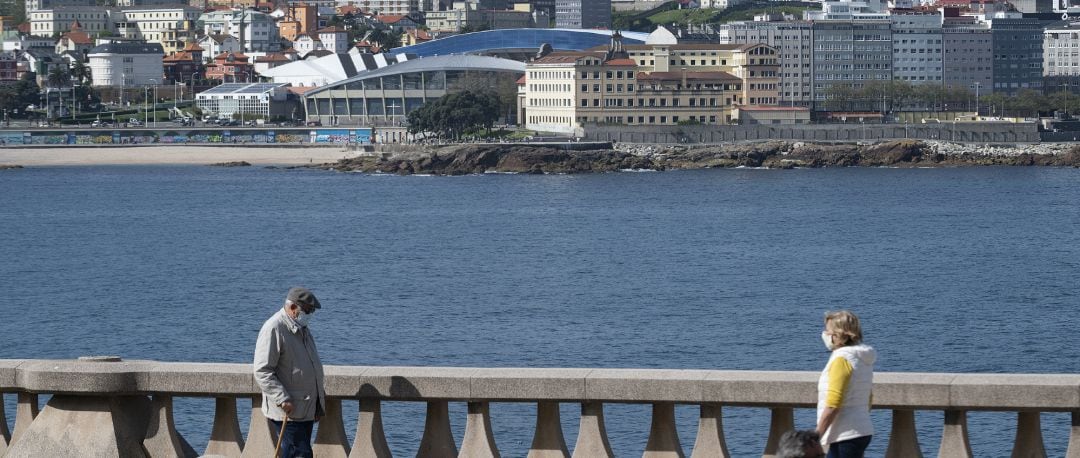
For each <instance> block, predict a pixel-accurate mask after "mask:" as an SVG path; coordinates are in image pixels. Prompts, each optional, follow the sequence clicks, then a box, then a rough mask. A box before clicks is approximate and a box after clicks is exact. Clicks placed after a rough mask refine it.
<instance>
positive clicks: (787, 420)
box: [762, 407, 795, 458]
mask: <svg viewBox="0 0 1080 458" xmlns="http://www.w3.org/2000/svg"><path fill="white" fill-rule="evenodd" d="M793 429H795V411H794V410H793V409H792V408H790V407H773V408H772V418H771V419H770V420H769V438H768V439H767V440H766V441H765V453H764V454H762V458H773V457H775V456H776V449H777V447H778V446H779V445H780V436H782V435H784V433H786V432H788V431H791V430H793Z"/></svg>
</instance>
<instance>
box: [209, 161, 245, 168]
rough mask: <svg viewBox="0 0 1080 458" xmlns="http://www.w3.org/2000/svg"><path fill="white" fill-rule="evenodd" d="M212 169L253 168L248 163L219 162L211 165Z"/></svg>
mask: <svg viewBox="0 0 1080 458" xmlns="http://www.w3.org/2000/svg"><path fill="white" fill-rule="evenodd" d="M210 167H251V163H249V162H247V161H232V162H218V163H216V164H210Z"/></svg>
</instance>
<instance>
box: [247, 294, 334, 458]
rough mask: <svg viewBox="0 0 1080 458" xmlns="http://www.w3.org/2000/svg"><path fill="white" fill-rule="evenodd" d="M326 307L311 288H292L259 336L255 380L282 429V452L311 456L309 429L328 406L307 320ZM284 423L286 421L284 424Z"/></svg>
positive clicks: (286, 457) (266, 408)
mask: <svg viewBox="0 0 1080 458" xmlns="http://www.w3.org/2000/svg"><path fill="white" fill-rule="evenodd" d="M320 308H322V306H321V305H320V304H319V300H318V299H316V298H315V295H314V294H312V293H311V291H308V290H307V288H300V287H296V288H292V289H290V290H289V294H288V295H287V296H286V298H285V306H284V307H282V308H281V310H278V312H277V313H275V314H274V316H271V317H270V319H268V320H266V323H264V324H263V327H262V330H260V331H259V340H258V341H256V342H255V380H256V382H257V383H258V384H259V389H260V390H261V391H262V412H263V415H265V416H266V418H267V420H268V421H269V422H270V423H271V425H272V427H273V429H274V431H275V432H281V437H280V438H279V441H280V443H281V454H280V456H281V457H283V458H294V457H311V456H312V451H311V431H312V429H313V428H314V426H315V422H316V421H319V419H320V418H321V417H322V416H323V413H324V412H325V411H326V390H325V388H324V387H323V367H322V361H320V360H319V352H318V350H316V349H315V339H314V338H312V337H311V331H310V330H309V329H308V323H310V322H311V316H312V314H314V313H315V310H318V309H320ZM282 425H284V426H285V428H284V430H283V429H282Z"/></svg>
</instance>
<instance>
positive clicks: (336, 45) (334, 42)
mask: <svg viewBox="0 0 1080 458" xmlns="http://www.w3.org/2000/svg"><path fill="white" fill-rule="evenodd" d="M315 34H316V35H318V37H319V41H321V42H322V46H323V49H325V50H327V51H330V52H332V53H335V54H345V53H347V52H349V31H348V30H345V29H343V28H341V27H325V28H322V29H319V30H318V31H316V32H315Z"/></svg>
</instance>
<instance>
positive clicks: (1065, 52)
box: [1043, 21, 1080, 77]
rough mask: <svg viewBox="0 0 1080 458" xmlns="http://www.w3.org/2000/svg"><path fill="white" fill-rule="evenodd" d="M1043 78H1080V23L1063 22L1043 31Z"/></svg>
mask: <svg viewBox="0 0 1080 458" xmlns="http://www.w3.org/2000/svg"><path fill="white" fill-rule="evenodd" d="M1043 76H1048V77H1060V76H1080V21H1077V22H1074V21H1061V22H1058V23H1055V24H1051V25H1050V26H1048V27H1047V28H1046V30H1045V31H1043Z"/></svg>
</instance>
